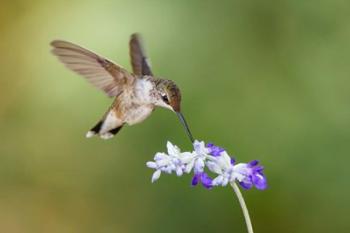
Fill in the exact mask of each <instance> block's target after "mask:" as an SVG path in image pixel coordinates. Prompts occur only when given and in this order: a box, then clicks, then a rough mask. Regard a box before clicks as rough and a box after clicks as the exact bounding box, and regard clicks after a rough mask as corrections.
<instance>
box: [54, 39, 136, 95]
mask: <svg viewBox="0 0 350 233" xmlns="http://www.w3.org/2000/svg"><path fill="white" fill-rule="evenodd" d="M51 45H52V46H53V49H52V53H53V54H54V55H56V56H57V57H58V59H59V60H60V61H61V62H63V63H64V64H65V66H66V67H67V68H69V69H70V70H72V71H74V72H76V73H78V74H80V75H82V76H84V77H85V78H86V79H87V81H89V82H90V83H91V84H92V85H94V86H95V87H97V88H98V89H100V90H102V91H104V92H105V93H106V94H107V95H108V96H110V97H112V96H116V95H118V94H119V93H120V92H121V91H122V90H123V88H124V87H125V85H126V84H128V83H131V82H133V80H134V77H133V76H132V75H131V74H130V73H128V71H126V70H125V69H124V68H122V67H121V66H119V65H117V64H114V63H113V62H111V61H109V60H107V59H105V58H103V57H101V56H99V55H97V54H95V53H93V52H91V51H89V50H87V49H84V48H82V47H80V46H78V45H75V44H72V43H70V42H67V41H61V40H55V41H52V42H51Z"/></svg>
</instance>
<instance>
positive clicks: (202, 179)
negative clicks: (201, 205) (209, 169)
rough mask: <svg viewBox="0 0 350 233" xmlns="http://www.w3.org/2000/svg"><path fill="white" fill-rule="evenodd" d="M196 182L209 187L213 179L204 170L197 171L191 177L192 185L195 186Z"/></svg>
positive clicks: (211, 185)
mask: <svg viewBox="0 0 350 233" xmlns="http://www.w3.org/2000/svg"><path fill="white" fill-rule="evenodd" d="M198 183H202V185H203V187H205V188H207V189H211V188H212V187H213V181H212V179H211V178H210V177H209V176H208V174H207V173H205V172H199V173H196V174H194V176H193V178H192V186H196V185H197V184H198Z"/></svg>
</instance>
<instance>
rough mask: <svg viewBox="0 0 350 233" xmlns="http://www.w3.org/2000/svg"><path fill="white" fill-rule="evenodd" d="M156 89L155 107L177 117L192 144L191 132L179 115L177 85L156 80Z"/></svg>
mask: <svg viewBox="0 0 350 233" xmlns="http://www.w3.org/2000/svg"><path fill="white" fill-rule="evenodd" d="M156 89H157V92H158V94H159V98H158V101H157V103H156V105H157V106H160V107H163V108H167V109H170V110H172V111H173V112H175V113H176V115H177V116H178V117H179V120H180V122H181V123H182V125H183V126H184V128H185V130H186V133H187V135H188V136H189V138H190V140H191V142H192V143H193V141H194V139H193V136H192V134H191V131H190V129H189V127H188V125H187V122H186V120H185V117H184V116H183V115H182V113H181V92H180V89H179V88H178V87H177V85H176V84H175V83H174V82H173V81H171V80H167V79H158V80H157V81H156Z"/></svg>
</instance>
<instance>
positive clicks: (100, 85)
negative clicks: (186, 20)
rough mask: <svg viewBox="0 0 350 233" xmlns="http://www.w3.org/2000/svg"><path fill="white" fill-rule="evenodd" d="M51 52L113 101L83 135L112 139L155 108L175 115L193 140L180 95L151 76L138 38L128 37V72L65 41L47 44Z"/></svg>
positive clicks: (171, 83)
mask: <svg viewBox="0 0 350 233" xmlns="http://www.w3.org/2000/svg"><path fill="white" fill-rule="evenodd" d="M51 46H52V47H53V48H52V50H51V51H52V53H53V54H54V55H56V56H57V58H58V59H59V60H60V61H61V62H62V63H63V64H64V65H65V66H66V67H67V68H68V69H70V70H72V71H74V72H75V73H77V74H79V75H81V76H83V77H84V78H85V79H86V80H87V81H88V82H89V83H91V84H92V85H93V86H95V87H96V88H97V89H99V90H101V91H103V92H104V93H105V94H106V95H107V96H109V97H113V98H114V101H113V103H112V105H111V106H110V107H109V108H108V110H107V111H106V113H105V114H104V115H103V117H102V118H101V119H100V120H99V121H98V122H97V124H96V125H95V126H94V127H92V128H91V129H90V130H89V131H88V132H87V134H86V137H87V138H90V137H92V136H95V135H98V136H99V137H100V138H102V139H110V138H113V137H114V136H115V135H116V134H117V133H118V132H119V131H120V129H121V128H122V127H123V126H124V125H126V124H127V125H134V124H137V123H140V122H142V121H144V120H145V119H146V118H147V117H149V116H150V115H151V113H152V112H153V111H154V110H155V108H157V107H162V108H165V109H169V110H170V111H172V112H175V113H176V114H177V116H178V118H179V120H180V122H181V123H182V125H183V126H184V128H185V130H186V133H187V135H188V137H189V138H190V140H191V142H193V141H194V139H193V136H192V134H191V131H190V129H189V127H188V124H187V123H186V120H185V118H184V116H183V114H182V113H181V92H180V89H179V87H178V86H177V85H176V84H175V82H174V81H172V80H168V79H163V78H160V77H156V76H154V75H153V72H152V70H151V65H150V62H149V59H148V57H147V56H146V53H145V50H144V47H143V43H142V38H141V36H140V35H139V34H137V33H135V34H132V35H131V38H130V41H129V55H130V59H131V67H132V73H130V72H128V71H127V70H126V69H124V68H123V67H122V66H120V65H119V64H117V63H115V62H112V61H111V60H109V59H106V58H104V57H102V56H100V55H97V54H96V53H94V52H92V51H90V50H87V49H85V48H83V47H81V46H79V45H76V44H73V43H71V42H68V41H63V40H54V41H52V42H51Z"/></svg>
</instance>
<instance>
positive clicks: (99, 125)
mask: <svg viewBox="0 0 350 233" xmlns="http://www.w3.org/2000/svg"><path fill="white" fill-rule="evenodd" d="M103 122H104V121H103V120H101V121H99V122H98V123H97V124H96V125H95V126H94V127H92V128H91V129H90V131H89V132H87V134H86V137H87V138H91V137H93V136H95V135H96V134H99V135H100V137H101V138H102V139H110V138H112V137H114V135H116V134H117V133H118V132H119V130H120V129H121V128H122V127H123V125H121V126H118V127H115V128H113V129H111V130H109V131H107V132H101V129H102V125H103Z"/></svg>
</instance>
